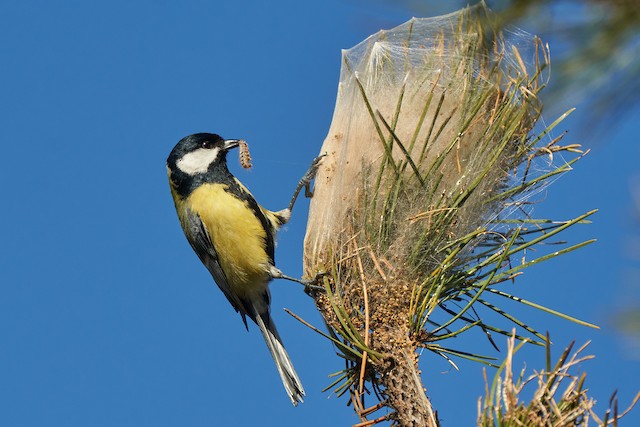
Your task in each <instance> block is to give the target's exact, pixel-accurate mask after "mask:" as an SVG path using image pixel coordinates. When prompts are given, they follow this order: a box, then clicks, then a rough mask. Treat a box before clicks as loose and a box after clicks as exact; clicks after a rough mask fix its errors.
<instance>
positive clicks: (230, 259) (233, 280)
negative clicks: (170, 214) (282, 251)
mask: <svg viewBox="0 0 640 427" xmlns="http://www.w3.org/2000/svg"><path fill="white" fill-rule="evenodd" d="M225 188H226V186H225V185H222V184H204V185H201V186H200V187H198V188H197V189H196V190H194V191H193V193H191V195H190V196H189V197H188V198H187V200H186V204H187V207H188V208H189V209H191V210H192V211H193V212H197V213H198V215H199V216H200V219H201V220H202V222H203V223H204V225H205V227H206V228H207V231H208V232H209V235H210V237H211V240H212V241H213V242H212V243H213V245H214V248H215V250H216V252H217V254H218V259H219V261H220V265H221V267H222V269H223V270H224V272H225V274H226V276H227V279H228V281H229V286H230V287H231V289H232V290H233V291H234V292H236V293H237V294H238V295H244V294H247V293H252V292H256V291H259V290H260V291H261V290H262V289H264V286H265V285H266V283H267V281H268V280H269V275H268V273H267V271H268V266H269V262H270V260H269V256H268V255H267V252H266V251H265V239H266V238H267V233H266V231H265V230H264V228H263V226H262V223H261V222H260V220H259V219H258V218H257V217H256V216H255V215H254V213H253V211H252V210H251V209H250V208H249V207H248V205H247V203H246V202H245V201H243V200H241V199H238V198H236V197H233V196H232V195H231V194H229V193H228V192H227V191H225Z"/></svg>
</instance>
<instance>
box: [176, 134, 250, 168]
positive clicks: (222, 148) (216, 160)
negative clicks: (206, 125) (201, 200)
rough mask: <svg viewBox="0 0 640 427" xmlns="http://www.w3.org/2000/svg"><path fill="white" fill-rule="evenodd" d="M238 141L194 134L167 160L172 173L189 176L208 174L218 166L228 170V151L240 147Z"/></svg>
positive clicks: (180, 142) (185, 138) (179, 145)
mask: <svg viewBox="0 0 640 427" xmlns="http://www.w3.org/2000/svg"><path fill="white" fill-rule="evenodd" d="M238 142H239V141H238V140H237V139H223V138H222V137H221V136H220V135H216V134H213V133H194V134H193V135H189V136H187V137H184V138H182V139H181V140H180V141H179V142H178V143H177V144H176V146H175V147H173V150H171V154H169V157H168V158H167V166H168V167H169V169H170V170H171V171H172V172H178V171H179V172H181V173H183V174H186V175H189V176H195V175H200V174H204V173H206V172H207V171H208V170H209V169H210V168H212V167H215V166H217V165H220V166H223V167H225V168H226V162H227V151H229V150H230V149H232V148H235V147H237V146H238Z"/></svg>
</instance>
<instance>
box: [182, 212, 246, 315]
mask: <svg viewBox="0 0 640 427" xmlns="http://www.w3.org/2000/svg"><path fill="white" fill-rule="evenodd" d="M185 219H186V222H187V224H186V226H187V227H185V229H186V230H188V232H187V233H186V235H187V240H188V241H189V243H190V244H191V247H192V248H193V250H194V251H195V253H196V254H197V255H198V257H199V258H200V260H201V261H202V263H203V264H204V265H205V266H206V267H207V269H208V270H209V272H210V273H211V275H212V276H213V280H215V282H216V284H217V285H218V287H219V288H220V290H221V291H222V293H224V295H225V296H226V297H227V299H228V300H229V302H230V303H231V305H232V306H233V308H234V309H235V310H236V311H237V312H239V313H240V315H242V321H243V322H244V325H245V327H247V319H246V315H247V314H249V310H248V309H247V307H245V304H244V303H243V301H242V300H241V299H240V298H239V297H238V295H236V294H235V293H234V292H233V291H232V290H231V287H230V286H229V281H228V280H227V276H226V274H225V273H224V270H223V269H222V267H221V266H220V262H219V260H218V253H217V252H216V249H215V247H214V246H213V243H212V241H211V237H210V236H209V233H208V232H207V229H206V227H205V226H204V223H203V222H202V220H201V219H200V216H198V214H197V213H195V212H193V211H191V210H189V209H187V215H186V218H185Z"/></svg>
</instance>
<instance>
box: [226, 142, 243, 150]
mask: <svg viewBox="0 0 640 427" xmlns="http://www.w3.org/2000/svg"><path fill="white" fill-rule="evenodd" d="M238 145H240V140H239V139H225V140H224V151H229V150H231V149H232V148H236V147H237V146H238Z"/></svg>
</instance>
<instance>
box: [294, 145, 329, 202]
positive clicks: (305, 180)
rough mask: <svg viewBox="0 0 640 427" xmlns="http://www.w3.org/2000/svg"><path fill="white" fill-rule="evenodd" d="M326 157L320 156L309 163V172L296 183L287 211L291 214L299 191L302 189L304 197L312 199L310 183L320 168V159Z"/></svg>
mask: <svg viewBox="0 0 640 427" xmlns="http://www.w3.org/2000/svg"><path fill="white" fill-rule="evenodd" d="M324 156H326V154H321V155H319V156H318V157H316V158H315V159H313V162H311V166H309V170H307V173H305V174H304V176H303V177H302V178H301V179H300V181H298V186H297V187H296V191H294V192H293V197H292V198H291V202H289V207H288V208H287V210H289V212H291V211H292V210H293V205H294V204H295V203H296V199H297V198H298V194H300V190H302V188H303V187H304V196H305V197H307V198H309V197H313V192H312V191H311V181H313V178H315V177H316V173H317V172H318V168H319V167H320V161H321V160H322V158H323V157H324Z"/></svg>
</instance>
